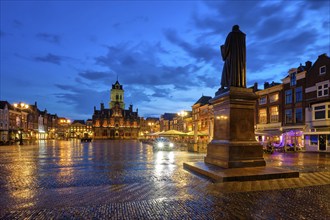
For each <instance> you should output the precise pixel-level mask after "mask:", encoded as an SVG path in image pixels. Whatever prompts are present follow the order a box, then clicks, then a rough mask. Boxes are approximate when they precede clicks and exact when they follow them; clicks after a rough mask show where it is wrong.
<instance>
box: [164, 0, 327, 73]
mask: <svg viewBox="0 0 330 220" xmlns="http://www.w3.org/2000/svg"><path fill="white" fill-rule="evenodd" d="M203 3H204V5H205V6H206V7H207V8H208V10H207V13H204V14H203V13H201V12H199V13H197V12H194V13H193V14H192V21H193V25H194V26H195V27H196V28H197V31H198V32H199V33H200V35H204V36H208V37H209V38H212V37H214V38H217V39H219V40H220V44H222V43H224V41H225V38H226V36H227V34H228V33H229V32H230V31H231V28H232V25H234V24H239V25H240V27H241V30H242V31H243V32H245V33H246V34H247V38H246V42H247V69H248V70H249V71H248V72H260V71H262V70H263V69H268V67H269V66H270V65H273V64H276V63H282V64H284V63H288V64H291V63H293V62H304V61H301V60H299V58H300V57H303V56H305V57H306V55H308V56H310V57H312V56H315V54H311V53H315V49H316V48H320V44H321V45H323V47H324V48H328V45H329V43H326V42H325V41H323V42H322V41H321V42H320V41H318V40H317V39H318V36H323V35H326V33H325V32H326V31H322V30H321V29H316V28H315V23H319V24H320V27H321V28H323V29H324V30H326V29H327V26H328V25H327V24H325V23H324V19H323V20H322V18H321V17H319V16H314V15H315V13H316V12H315V11H317V10H319V12H320V14H322V13H323V14H329V12H328V11H327V10H329V3H328V2H327V3H326V1H307V2H306V1H298V2H286V4H282V3H281V2H279V1H266V2H265V1H230V2H229V1H226V2H225V1H205V2H203ZM302 9H303V10H302ZM321 11H323V12H322V13H321ZM284 18H285V19H284ZM251 24H253V25H251ZM311 27H313V28H311ZM327 34H328V35H326V36H325V38H329V32H327ZM166 35H167V37H168V39H169V40H170V41H171V42H173V43H174V42H178V43H179V44H180V45H181V46H182V47H183V48H184V47H186V46H187V45H188V44H182V43H181V42H180V39H179V38H178V37H177V36H176V33H175V32H174V31H171V32H167V33H166ZM312 48H313V49H312ZM321 48H322V47H321ZM187 51H188V50H187ZM319 53H320V54H321V53H324V49H323V51H319ZM283 54H285V56H283ZM190 55H191V56H194V55H193V53H190ZM288 55H289V56H288ZM216 56H218V57H219V55H216ZM316 56H317V55H316ZM213 66H214V67H215V68H216V65H213ZM288 68H290V67H288Z"/></svg>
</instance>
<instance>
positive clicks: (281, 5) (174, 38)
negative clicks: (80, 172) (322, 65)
mask: <svg viewBox="0 0 330 220" xmlns="http://www.w3.org/2000/svg"><path fill="white" fill-rule="evenodd" d="M234 24H238V25H239V26H240V29H241V30H242V31H243V32H245V33H246V35H247V38H246V41H247V83H248V86H252V85H253V83H254V82H258V83H259V88H262V86H263V83H264V82H266V81H269V82H271V81H275V82H281V79H283V78H284V77H285V76H286V74H287V72H288V70H289V69H290V68H293V67H297V66H299V64H300V63H302V64H304V63H305V62H306V61H307V60H310V61H312V62H314V61H315V60H316V59H317V57H318V55H320V54H323V53H327V54H328V55H330V49H329V47H330V46H329V45H330V33H329V32H330V3H329V1H326V0H322V1H317V0H310V1H294V0H292V1H275V0H273V1H245V0H244V1H235V0H234V1H1V29H0V31H1V33H0V40H1V42H0V43H1V45H0V46H1V75H0V77H1V78H0V80H1V90H0V100H7V101H9V102H10V103H14V102H19V101H24V102H27V103H29V104H34V102H35V101H37V102H38V107H39V109H41V110H44V109H45V108H46V109H47V111H48V112H49V113H52V114H55V113H56V114H57V115H59V116H62V117H69V118H71V119H85V120H86V119H87V118H91V116H92V114H93V108H94V106H96V108H97V109H99V108H100V103H101V102H104V103H105V105H106V106H108V102H109V99H110V89H111V85H112V84H113V83H115V81H116V80H117V76H118V79H119V82H120V83H121V84H122V85H123V86H124V90H125V103H126V107H128V105H130V104H133V109H134V110H135V109H136V108H138V109H139V115H140V116H144V117H148V116H155V117H159V116H160V115H161V114H163V113H165V112H179V111H181V110H190V109H191V106H192V105H193V104H194V103H195V102H196V101H197V100H198V99H199V98H200V97H201V96H202V95H208V96H214V93H215V92H216V91H217V89H218V88H219V86H220V77H221V71H222V66H223V61H222V59H221V57H220V51H219V47H220V45H221V44H223V43H224V41H225V38H226V36H227V34H228V33H229V32H230V31H231V28H232V26H233V25H234Z"/></svg>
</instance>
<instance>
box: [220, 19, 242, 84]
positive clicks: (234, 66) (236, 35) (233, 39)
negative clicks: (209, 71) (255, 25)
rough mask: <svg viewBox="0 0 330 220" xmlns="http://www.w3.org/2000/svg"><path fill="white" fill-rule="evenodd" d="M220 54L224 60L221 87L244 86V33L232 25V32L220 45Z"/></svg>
mask: <svg viewBox="0 0 330 220" xmlns="http://www.w3.org/2000/svg"><path fill="white" fill-rule="evenodd" d="M220 50H221V56H222V59H223V61H225V63H224V65H223V70H222V77H221V89H225V88H230V87H231V86H235V87H244V88H246V45H245V34H244V33H243V32H242V31H240V30H239V26H238V25H234V26H233V29H232V32H230V33H229V34H228V36H227V38H226V42H225V44H224V45H221V48H220Z"/></svg>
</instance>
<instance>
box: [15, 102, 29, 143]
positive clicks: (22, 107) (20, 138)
mask: <svg viewBox="0 0 330 220" xmlns="http://www.w3.org/2000/svg"><path fill="white" fill-rule="evenodd" d="M14 107H15V108H17V109H19V110H20V113H21V119H20V133H19V145H23V110H24V109H28V108H29V105H28V104H25V103H24V102H20V103H18V104H17V103H14Z"/></svg>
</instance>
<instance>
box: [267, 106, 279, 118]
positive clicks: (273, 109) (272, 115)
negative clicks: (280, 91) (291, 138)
mask: <svg viewBox="0 0 330 220" xmlns="http://www.w3.org/2000/svg"><path fill="white" fill-rule="evenodd" d="M269 111H270V122H278V106H272V107H270V109H269Z"/></svg>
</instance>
